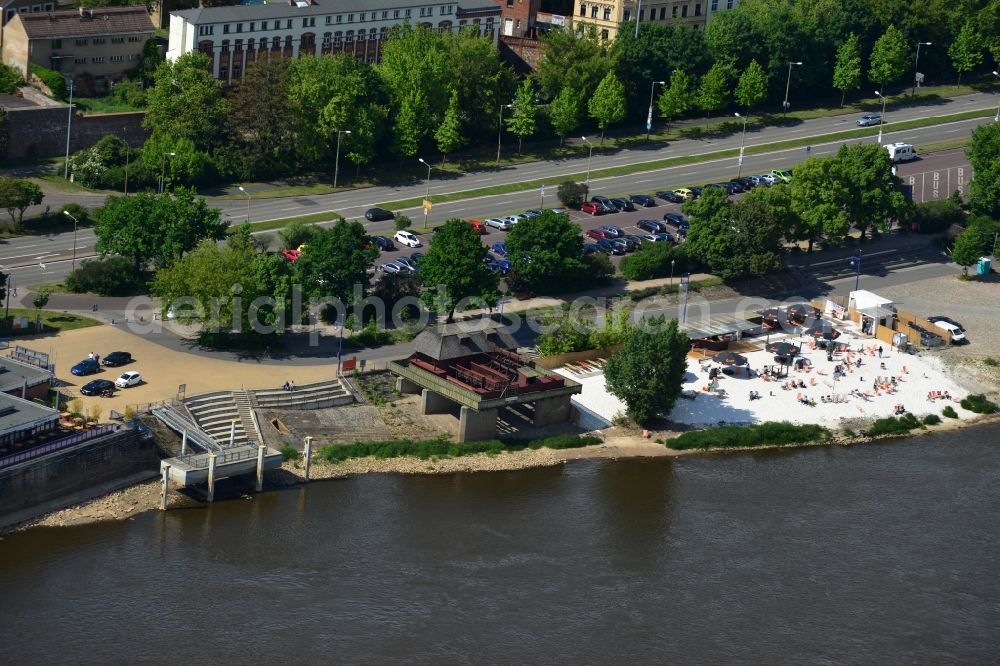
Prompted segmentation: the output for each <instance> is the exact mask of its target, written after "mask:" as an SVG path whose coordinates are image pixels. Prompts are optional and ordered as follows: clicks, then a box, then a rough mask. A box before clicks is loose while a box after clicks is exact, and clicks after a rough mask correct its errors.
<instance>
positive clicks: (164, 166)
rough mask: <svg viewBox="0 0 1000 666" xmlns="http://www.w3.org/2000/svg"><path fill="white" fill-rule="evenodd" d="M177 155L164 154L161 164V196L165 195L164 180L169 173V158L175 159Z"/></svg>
mask: <svg viewBox="0 0 1000 666" xmlns="http://www.w3.org/2000/svg"><path fill="white" fill-rule="evenodd" d="M176 154H177V153H163V160H162V161H161V163H160V194H163V179H164V177H165V176H166V173H167V157H173V156H174V155H176Z"/></svg>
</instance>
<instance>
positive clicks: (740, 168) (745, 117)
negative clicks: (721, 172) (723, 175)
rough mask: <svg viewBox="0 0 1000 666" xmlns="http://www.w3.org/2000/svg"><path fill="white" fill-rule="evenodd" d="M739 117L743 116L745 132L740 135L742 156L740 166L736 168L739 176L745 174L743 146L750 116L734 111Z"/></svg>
mask: <svg viewBox="0 0 1000 666" xmlns="http://www.w3.org/2000/svg"><path fill="white" fill-rule="evenodd" d="M733 115H734V116H736V117H737V118H743V134H742V135H740V157H739V160H738V161H739V168H738V169H737V170H736V177H737V178H739V177H740V176H742V175H743V146H744V143H745V142H746V139H747V120H749V116H741V115H740V114H739V113H734V114H733Z"/></svg>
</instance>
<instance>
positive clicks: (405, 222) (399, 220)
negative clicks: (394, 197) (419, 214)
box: [396, 213, 413, 231]
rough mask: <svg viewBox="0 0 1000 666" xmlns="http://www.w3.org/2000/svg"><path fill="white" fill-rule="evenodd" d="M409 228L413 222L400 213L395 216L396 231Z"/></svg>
mask: <svg viewBox="0 0 1000 666" xmlns="http://www.w3.org/2000/svg"><path fill="white" fill-rule="evenodd" d="M411 226H413V220H411V219H410V218H408V217H407V216H405V215H403V214H402V213H397V214H396V231H402V230H403V229H409V228H410V227H411Z"/></svg>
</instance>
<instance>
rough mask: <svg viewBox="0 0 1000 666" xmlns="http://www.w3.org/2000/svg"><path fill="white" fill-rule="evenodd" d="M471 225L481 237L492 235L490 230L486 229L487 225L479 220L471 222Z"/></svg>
mask: <svg viewBox="0 0 1000 666" xmlns="http://www.w3.org/2000/svg"><path fill="white" fill-rule="evenodd" d="M469 224H470V225H472V228H473V229H475V230H476V233H477V234H479V235H480V236H482V235H483V234H488V233H490V230H489V229H487V228H486V225H485V224H483V223H482V222H480V221H479V220H469Z"/></svg>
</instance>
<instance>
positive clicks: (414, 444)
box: [318, 435, 602, 463]
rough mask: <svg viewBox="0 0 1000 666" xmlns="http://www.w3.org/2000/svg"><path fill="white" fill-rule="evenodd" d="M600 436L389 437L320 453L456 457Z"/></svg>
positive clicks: (565, 444) (586, 442) (340, 457)
mask: <svg viewBox="0 0 1000 666" xmlns="http://www.w3.org/2000/svg"><path fill="white" fill-rule="evenodd" d="M601 441H602V440H601V438H600V437H597V436H595V435H559V436H556V437H548V438H546V439H538V440H534V441H518V440H505V441H501V440H497V439H489V440H484V441H481V442H466V443H464V444H456V443H454V442H452V441H450V440H448V439H447V438H444V437H439V438H436V439H418V440H412V439H396V440H388V441H369V442H355V443H354V444H344V445H340V444H331V445H329V446H324V447H323V448H321V449H320V450H319V453H318V456H319V457H320V458H322V459H324V460H326V461H328V462H333V463H337V462H343V461H344V460H348V459H350V458H365V457H368V456H372V457H374V458H380V459H385V458H400V457H403V456H412V457H414V458H420V459H421V460H427V459H429V458H434V457H437V458H455V457H459V456H468V455H473V454H476V453H489V454H497V453H502V452H503V451H519V450H522V449H528V448H530V449H538V448H542V447H545V448H551V449H572V448H580V447H583V446H590V445H592V444H599V443H600V442H601Z"/></svg>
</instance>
